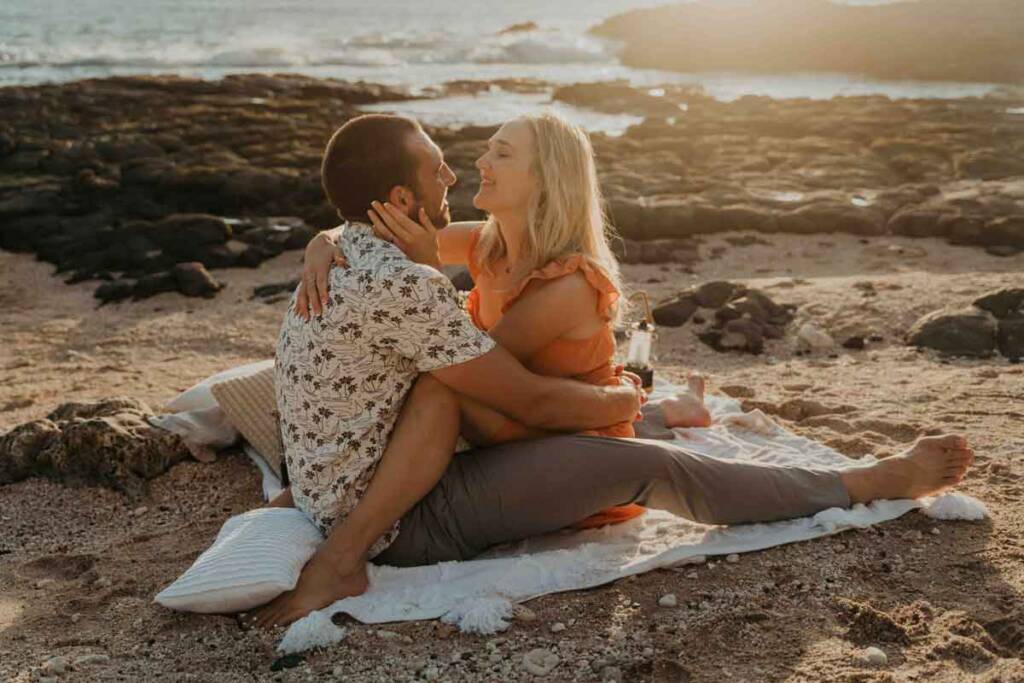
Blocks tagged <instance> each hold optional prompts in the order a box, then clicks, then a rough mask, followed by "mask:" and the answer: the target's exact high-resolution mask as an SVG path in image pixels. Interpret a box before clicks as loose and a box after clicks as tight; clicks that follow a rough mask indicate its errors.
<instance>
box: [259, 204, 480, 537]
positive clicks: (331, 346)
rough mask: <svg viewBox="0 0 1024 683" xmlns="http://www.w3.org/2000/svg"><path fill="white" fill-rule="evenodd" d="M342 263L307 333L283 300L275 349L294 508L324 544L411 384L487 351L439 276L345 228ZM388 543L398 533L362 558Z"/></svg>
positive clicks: (361, 487)
mask: <svg viewBox="0 0 1024 683" xmlns="http://www.w3.org/2000/svg"><path fill="white" fill-rule="evenodd" d="M340 245H341V248H342V250H343V251H344V253H345V257H346V259H347V260H348V266H347V267H345V268H333V269H331V272H330V286H329V295H330V300H329V301H328V303H327V306H326V307H325V309H324V312H323V314H322V315H321V316H320V317H319V318H313V319H311V320H310V321H309V322H306V321H305V320H304V319H302V318H300V317H299V316H297V315H296V314H295V296H294V295H293V296H292V300H291V303H290V304H289V306H288V312H287V313H286V314H285V319H284V324H283V325H282V326H281V334H280V336H279V338H278V342H277V353H276V371H275V375H276V376H275V384H276V392H277V407H278V411H279V412H280V414H281V437H282V440H283V443H284V450H285V458H286V459H287V463H288V473H289V477H290V478H291V489H292V495H293V496H294V498H295V504H296V505H297V506H298V507H299V509H301V510H302V511H303V512H304V513H306V515H307V516H308V517H309V518H310V519H312V520H313V522H314V523H315V524H316V525H317V526H318V527H319V528H320V531H321V532H323V534H324V535H325V536H326V535H327V534H329V533H330V532H331V529H332V528H333V527H334V525H335V524H336V523H338V522H339V521H340V520H341V519H343V518H344V516H345V515H346V514H348V513H349V512H350V511H351V510H352V508H354V507H355V505H356V503H357V502H358V501H359V499H360V498H361V497H362V495H363V494H364V493H365V491H366V489H367V487H368V486H369V483H370V479H371V478H372V477H373V474H374V472H375V471H376V469H377V464H378V462H379V461H380V459H381V456H383V454H384V448H385V446H386V445H387V442H388V439H389V438H390V436H391V431H392V429H393V428H394V426H395V421H396V419H397V417H398V412H399V410H400V409H401V407H402V402H403V400H404V399H405V395H406V393H408V391H409V389H411V388H412V385H413V383H414V382H415V381H416V378H417V376H418V375H419V374H420V373H423V372H430V371H432V370H437V369H439V368H443V367H447V366H450V365H457V364H459V363H464V362H466V361H469V360H472V359H474V358H477V357H479V356H482V355H484V354H485V353H487V352H488V351H490V350H491V349H492V348H493V347H494V342H493V340H491V338H490V337H489V336H487V334H485V333H484V332H481V331H480V330H478V329H477V328H476V326H475V325H473V322H472V320H470V318H469V315H468V314H467V313H466V311H465V310H464V309H463V308H462V306H461V304H460V301H459V298H458V296H457V293H456V291H455V288H454V287H453V286H452V284H451V282H449V280H448V279H447V278H446V277H445V276H444V275H442V274H441V273H440V272H438V271H437V270H435V269H434V268H431V267H430V266H425V265H421V264H417V263H413V262H412V261H410V260H409V259H408V258H407V257H406V256H405V254H403V253H402V251H401V250H400V249H398V247H396V246H394V245H392V244H389V243H388V242H385V241H384V240H381V239H379V238H377V237H376V236H374V234H373V232H372V230H371V229H370V227H369V226H367V225H363V224H360V223H349V224H348V225H346V227H345V230H344V232H343V233H342V236H341V238H340ZM397 536H398V524H397V523H396V524H395V525H394V527H393V528H392V529H391V530H390V531H388V532H387V533H386V534H384V535H383V536H382V537H381V538H380V539H378V540H377V542H376V543H374V545H373V546H372V547H371V549H370V557H373V556H374V555H376V554H378V553H380V552H381V551H383V550H384V549H385V548H387V547H388V546H389V545H390V544H391V543H392V542H393V541H394V539H395V538H396V537H397Z"/></svg>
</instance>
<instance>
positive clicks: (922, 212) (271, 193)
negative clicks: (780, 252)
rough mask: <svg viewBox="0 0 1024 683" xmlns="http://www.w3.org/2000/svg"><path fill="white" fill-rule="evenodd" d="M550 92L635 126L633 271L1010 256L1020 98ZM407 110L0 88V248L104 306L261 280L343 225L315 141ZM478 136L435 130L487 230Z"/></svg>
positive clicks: (1023, 154)
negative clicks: (759, 244)
mask: <svg viewBox="0 0 1024 683" xmlns="http://www.w3.org/2000/svg"><path fill="white" fill-rule="evenodd" d="M503 87H505V88H509V89H512V88H516V87H522V88H528V89H530V90H531V91H536V89H537V88H543V87H544V84H541V83H537V82H535V81H524V82H523V83H521V84H518V86H517V84H516V83H515V82H507V83H504V84H503ZM467 89H470V90H471V89H472V84H467V83H465V82H459V83H453V84H451V90H452V92H465V91H467ZM550 90H551V92H552V98H553V99H554V100H557V101H562V102H567V103H570V104H573V105H576V106H582V107H589V108H594V109H600V110H603V111H612V112H622V113H631V114H637V115H641V116H643V117H645V118H644V121H643V123H642V124H640V125H637V126H633V127H632V128H630V129H629V130H627V131H626V133H625V134H624V135H622V136H620V137H611V136H608V135H604V134H600V133H598V134H594V136H593V139H594V146H595V150H596V153H597V157H598V164H599V171H600V175H601V182H602V185H603V187H604V190H605V194H606V198H607V200H608V205H609V210H610V214H611V216H612V219H613V222H614V224H615V226H616V228H617V230H618V232H619V233H620V235H621V236H622V238H623V239H622V241H621V242H618V243H617V249H618V251H619V254H620V257H621V258H622V260H623V261H625V262H627V263H659V262H671V261H682V262H687V261H692V259H693V258H694V256H695V253H696V252H695V249H696V246H695V245H696V244H697V243H698V242H699V240H700V237H699V236H700V235H706V234H712V233H720V232H730V231H751V232H754V233H775V232H783V233H797V234H815V233H835V232H840V233H852V234H856V235H861V236H863V237H865V238H871V237H874V236H880V235H887V234H892V235H902V236H912V237H942V238H946V239H948V240H949V241H950V242H952V243H954V244H961V245H975V246H979V247H983V248H985V249H986V250H988V251H989V252H990V253H992V254H995V255H1004V256H1009V255H1013V254H1015V253H1018V252H1020V251H1021V250H1024V115H1022V114H1021V112H1022V111H1024V92H1016V93H1014V92H1013V91H1006V92H1002V93H998V94H994V95H992V96H989V97H984V98H967V99H958V100H890V99H888V98H886V97H881V96H877V97H842V98H834V99H832V100H828V101H811V100H806V99H798V100H773V99H770V98H764V97H744V98H741V99H739V100H737V101H735V102H728V103H725V102H719V101H716V100H714V99H712V98H709V97H707V96H706V95H705V94H704V93H703V92H701V91H700V90H699V89H694V88H682V87H678V86H677V87H670V86H666V87H663V88H655V89H649V90H641V89H636V88H633V87H631V86H629V85H627V84H625V83H616V82H611V83H598V84H578V85H574V86H568V87H561V88H550ZM445 94H447V89H441V90H439V91H438V92H437V93H435V94H434V95H432V96H443V95H445ZM409 98H410V95H409V94H408V93H406V92H403V91H401V90H398V89H393V88H388V87H384V86H379V85H372V84H365V83H357V84H350V83H343V82H337V81H329V80H319V79H313V78H308V77H303V76H285V75H278V76H263V75H244V76H230V77H227V78H224V79H222V80H220V81H201V80H194V79H186V78H178V77H163V76H153V77H133V78H112V79H104V80H89V81H79V82H75V83H70V84H64V85H43V86H30V87H15V88H4V89H0V108H2V109H3V110H4V112H5V119H4V121H3V122H2V123H0V248H3V249H7V250H11V251H23V252H30V253H35V254H36V255H37V256H38V257H39V258H40V259H42V260H44V261H47V262H50V263H53V264H54V265H55V266H56V267H57V272H58V273H59V274H61V275H62V276H64V278H65V279H66V280H67V281H68V282H81V281H89V280H95V281H97V282H99V285H98V287H97V290H96V296H97V298H99V299H100V300H101V301H104V302H106V301H117V300H122V299H127V298H134V299H142V298H146V297H148V296H151V295H153V294H156V293H159V292H164V291H180V292H182V293H184V294H186V295H190V296H213V295H214V294H215V293H216V292H217V291H218V290H219V289H220V287H221V285H220V283H219V282H217V280H216V279H215V278H214V276H212V275H210V273H209V272H207V269H218V268H229V267H257V266H259V264H260V263H261V262H263V261H264V260H266V259H268V258H271V257H273V256H276V255H277V254H280V253H281V252H283V251H285V250H288V249H298V248H301V247H302V246H303V245H304V244H305V243H306V241H307V240H308V239H309V237H310V236H311V235H312V234H314V232H315V231H316V230H318V229H321V228H325V227H329V226H331V225H334V224H335V222H336V218H335V216H334V213H333V211H332V210H331V208H330V207H329V206H328V205H327V204H326V202H325V201H324V199H323V196H322V192H321V189H320V182H319V161H320V154H321V151H322V148H323V145H324V143H325V142H326V140H327V139H328V137H329V136H330V134H331V132H332V131H333V130H334V129H335V128H336V127H337V126H338V125H340V124H341V123H343V122H344V121H345V120H347V119H348V118H350V117H352V116H355V115H357V114H358V113H359V109H358V107H359V105H361V104H367V103H377V102H392V101H393V102H397V101H400V100H403V99H409ZM492 132H493V128H489V127H465V128H461V129H436V128H432V129H430V133H431V134H432V135H433V136H434V138H435V139H436V140H437V141H438V143H439V144H440V145H441V146H442V148H443V149H444V150H445V153H446V156H447V158H448V160H449V163H450V164H451V165H452V167H453V169H454V170H455V171H456V173H457V174H458V175H459V176H460V178H461V182H460V183H459V185H458V186H457V187H456V188H455V189H454V190H453V192H452V194H451V198H450V199H451V204H452V208H453V215H454V217H455V218H456V219H468V218H475V217H479V216H480V214H479V213H478V212H477V211H476V210H475V209H474V208H473V207H472V202H471V198H472V195H473V193H474V192H475V189H476V188H475V185H476V183H475V180H476V177H477V175H476V171H475V168H474V165H473V162H474V161H475V159H476V158H477V156H479V154H480V151H481V149H482V148H483V143H484V140H486V138H487V137H488V136H489V135H490V134H491V133H492Z"/></svg>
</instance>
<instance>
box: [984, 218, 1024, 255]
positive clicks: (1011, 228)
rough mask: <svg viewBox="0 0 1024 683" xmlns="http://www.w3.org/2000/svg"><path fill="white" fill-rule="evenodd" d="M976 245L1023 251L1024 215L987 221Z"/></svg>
mask: <svg viewBox="0 0 1024 683" xmlns="http://www.w3.org/2000/svg"><path fill="white" fill-rule="evenodd" d="M976 244H980V245H982V246H986V247H995V246H1006V247H1015V248H1017V249H1024V215H1015V216H1000V217H999V218H995V219H993V220H991V221H989V222H988V223H986V224H985V229H984V230H983V231H982V232H981V235H980V237H979V239H978V240H977V242H976Z"/></svg>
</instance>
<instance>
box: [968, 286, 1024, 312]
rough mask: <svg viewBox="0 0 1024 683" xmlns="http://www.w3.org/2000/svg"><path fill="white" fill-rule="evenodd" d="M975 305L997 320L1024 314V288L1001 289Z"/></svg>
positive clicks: (977, 300)
mask: <svg viewBox="0 0 1024 683" xmlns="http://www.w3.org/2000/svg"><path fill="white" fill-rule="evenodd" d="M974 305H975V306H977V307H978V308H980V309H982V310H985V311H988V312H989V313H991V314H992V315H994V316H995V317H997V318H1005V317H1007V316H1009V315H1013V314H1015V313H1021V314H1024V288H1008V289H1001V290H999V291H997V292H992V293H990V294H986V295H985V296H982V297H979V298H978V299H975V300H974Z"/></svg>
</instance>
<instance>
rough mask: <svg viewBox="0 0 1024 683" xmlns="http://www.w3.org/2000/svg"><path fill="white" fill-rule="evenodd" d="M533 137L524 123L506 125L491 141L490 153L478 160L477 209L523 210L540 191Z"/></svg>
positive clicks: (513, 122)
mask: <svg viewBox="0 0 1024 683" xmlns="http://www.w3.org/2000/svg"><path fill="white" fill-rule="evenodd" d="M533 154H534V153H533V133H532V132H531V131H530V127H529V125H528V124H527V123H526V122H525V121H522V120H519V119H513V120H511V121H508V122H506V123H505V124H504V125H503V126H502V127H501V128H499V129H498V132H497V133H495V134H494V136H493V137H492V138H491V139H490V140H488V141H487V151H486V152H485V153H484V155H483V156H482V157H480V158H479V159H477V160H476V167H477V169H479V171H480V190H479V191H478V192H477V193H476V196H475V197H473V206H475V207H476V208H478V209H480V210H482V211H487V212H490V213H496V214H500V213H502V212H507V211H514V210H522V211H525V210H526V208H527V207H528V206H529V202H530V197H531V196H532V195H533V193H534V192H535V191H536V189H537V179H536V178H535V177H534V175H533V171H532V170H531V167H532V165H533Z"/></svg>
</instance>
